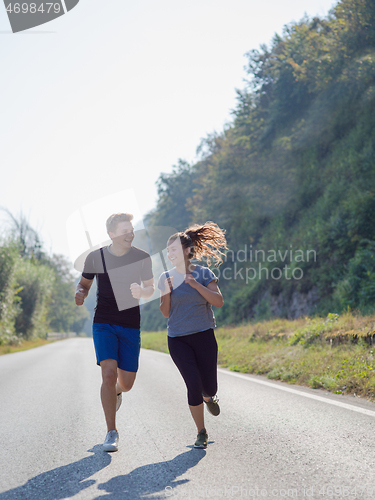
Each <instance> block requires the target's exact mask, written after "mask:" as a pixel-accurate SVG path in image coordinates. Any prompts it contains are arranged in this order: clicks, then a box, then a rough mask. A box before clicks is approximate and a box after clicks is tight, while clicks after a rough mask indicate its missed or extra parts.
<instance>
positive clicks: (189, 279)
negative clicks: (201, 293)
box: [185, 273, 199, 288]
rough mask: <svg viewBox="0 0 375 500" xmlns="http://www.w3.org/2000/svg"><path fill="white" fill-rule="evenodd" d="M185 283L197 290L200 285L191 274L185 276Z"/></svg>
mask: <svg viewBox="0 0 375 500" xmlns="http://www.w3.org/2000/svg"><path fill="white" fill-rule="evenodd" d="M185 283H188V284H189V285H190V286H191V288H197V287H198V285H199V283H198V281H196V279H195V278H194V276H193V275H192V274H190V273H189V274H186V275H185Z"/></svg>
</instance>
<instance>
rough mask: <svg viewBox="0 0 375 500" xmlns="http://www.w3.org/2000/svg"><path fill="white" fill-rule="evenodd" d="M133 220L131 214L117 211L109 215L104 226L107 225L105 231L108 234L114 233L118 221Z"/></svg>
mask: <svg viewBox="0 0 375 500" xmlns="http://www.w3.org/2000/svg"><path fill="white" fill-rule="evenodd" d="M132 220H133V214H125V213H119V214H112V215H111V216H110V217H108V219H107V222H106V226H107V233H108V234H109V233H110V232H111V233H114V232H115V231H116V228H117V225H118V224H119V223H120V222H130V221H132Z"/></svg>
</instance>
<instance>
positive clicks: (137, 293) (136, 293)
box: [130, 283, 142, 299]
mask: <svg viewBox="0 0 375 500" xmlns="http://www.w3.org/2000/svg"><path fill="white" fill-rule="evenodd" d="M130 291H131V294H132V295H133V297H134V298H135V299H140V298H141V297H142V287H141V285H138V283H132V284H131V285H130Z"/></svg>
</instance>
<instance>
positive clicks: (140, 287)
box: [75, 213, 155, 451]
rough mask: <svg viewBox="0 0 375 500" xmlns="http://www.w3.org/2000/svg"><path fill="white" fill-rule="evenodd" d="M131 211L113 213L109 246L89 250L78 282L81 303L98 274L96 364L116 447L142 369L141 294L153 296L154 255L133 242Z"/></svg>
mask: <svg viewBox="0 0 375 500" xmlns="http://www.w3.org/2000/svg"><path fill="white" fill-rule="evenodd" d="M132 219H133V215H132V214H128V213H119V214H113V215H111V216H110V217H109V218H108V220H107V222H106V226H107V232H108V235H109V237H110V238H111V240H112V243H111V244H110V245H109V246H108V247H103V248H100V249H99V250H94V251H93V252H91V253H90V254H89V255H88V256H87V258H86V261H85V265H84V269H83V272H82V277H81V279H80V281H79V283H78V285H77V289H76V294H75V302H76V304H77V305H78V306H81V305H82V304H83V302H84V300H85V298H86V297H87V295H88V293H89V290H90V287H91V285H92V282H93V279H94V277H95V276H96V279H97V286H98V292H97V304H96V308H95V315H94V321H93V325H92V331H93V339H94V346H95V352H96V358H97V364H98V365H100V367H101V369H102V386H101V392H100V395H101V401H102V406H103V410H104V415H105V420H106V423H107V436H106V438H105V441H104V444H103V448H104V451H117V450H118V441H119V434H118V432H117V428H116V411H117V410H118V409H119V407H120V405H121V401H122V393H123V392H127V391H130V389H131V388H132V387H133V384H134V380H135V377H136V373H137V370H138V359H139V351H140V346H141V340H140V310H139V299H140V298H141V297H143V298H149V297H151V296H152V295H153V293H154V290H155V287H154V278H153V274H152V267H151V258H150V255H149V254H148V253H147V252H145V251H143V250H140V249H139V248H137V247H133V246H132V241H133V239H134V227H133V224H132V222H131V221H132Z"/></svg>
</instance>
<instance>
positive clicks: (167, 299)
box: [160, 277, 173, 318]
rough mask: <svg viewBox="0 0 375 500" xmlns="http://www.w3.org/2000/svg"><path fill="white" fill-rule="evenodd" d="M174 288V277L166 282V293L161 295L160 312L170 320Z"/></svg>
mask: <svg viewBox="0 0 375 500" xmlns="http://www.w3.org/2000/svg"><path fill="white" fill-rule="evenodd" d="M172 286H173V277H170V278H167V279H166V280H165V281H164V292H163V293H162V294H161V295H160V311H161V313H162V315H163V316H164V317H165V318H169V313H170V312H171V292H172Z"/></svg>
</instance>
